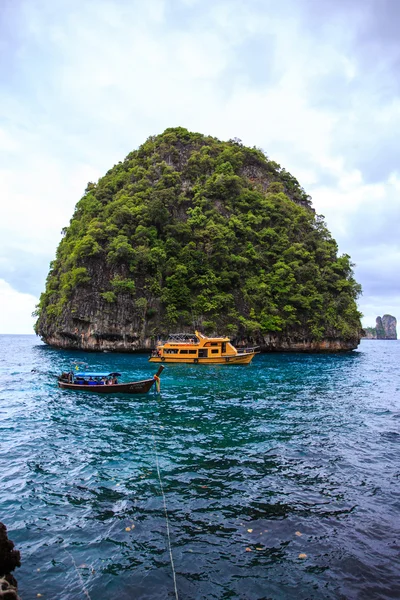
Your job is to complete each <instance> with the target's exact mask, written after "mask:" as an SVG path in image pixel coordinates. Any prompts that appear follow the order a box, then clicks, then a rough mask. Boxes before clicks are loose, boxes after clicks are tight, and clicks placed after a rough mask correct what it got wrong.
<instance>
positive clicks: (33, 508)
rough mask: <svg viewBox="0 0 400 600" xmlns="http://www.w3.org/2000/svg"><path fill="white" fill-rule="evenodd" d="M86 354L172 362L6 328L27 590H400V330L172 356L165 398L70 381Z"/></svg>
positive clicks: (129, 367)
mask: <svg viewBox="0 0 400 600" xmlns="http://www.w3.org/2000/svg"><path fill="white" fill-rule="evenodd" d="M71 358H73V359H77V360H86V361H87V362H88V363H89V364H90V366H91V367H93V369H94V370H103V369H106V370H107V369H108V368H112V369H117V370H120V371H121V372H122V373H124V374H125V375H126V378H127V379H142V378H147V377H149V376H151V375H152V374H153V373H154V372H155V368H154V365H151V364H149V363H148V362H147V356H146V355H123V354H109V353H102V354H96V353H93V354H87V353H70V352H67V351H61V350H54V349H51V348H49V347H47V346H45V345H43V344H41V343H40V342H39V341H38V339H37V338H36V337H35V336H0V389H1V392H0V427H1V429H0V440H1V444H0V460H1V469H0V511H1V512H0V520H2V521H4V523H5V524H6V525H7V526H8V530H9V535H10V538H11V539H12V540H13V541H14V542H15V544H16V546H17V547H18V549H19V550H20V551H21V555H22V567H21V568H20V569H17V571H16V572H15V575H16V577H17V579H18V582H19V593H20V595H21V597H22V598H23V600H30V599H33V598H36V597H37V594H42V596H41V597H42V598H43V599H52V600H55V599H60V600H64V599H65V600H79V599H81V598H82V599H83V600H84V599H85V598H86V599H87V598H91V600H103V599H104V600H114V599H115V600H128V599H129V600H131V599H140V600H142V599H145V598H146V599H147V598H148V599H152V600H153V599H166V598H176V597H177V595H178V597H179V598H180V599H182V600H183V599H185V600H189V599H196V600H197V599H219V600H226V599H229V598H239V599H241V600H267V599H268V600H278V599H285V600H286V599H289V600H291V599H293V600H294V599H296V600H303V599H304V600H306V599H307V600H308V599H318V600H319V599H347V598H348V599H353V598H356V599H360V600H361V599H362V600H364V599H372V600H374V599H386V598H399V597H400V582H399V574H400V568H399V551H400V544H399V531H400V517H399V515H400V374H399V364H400V342H384V341H363V342H362V343H361V345H360V347H359V349H358V350H357V351H355V352H351V353H348V354H344V355H339V354H334V355H300V354H267V355H258V356H256V358H255V359H254V361H253V363H252V364H251V365H250V366H236V367H235V366H230V367H227V366H221V367H209V366H201V365H186V366H174V365H171V366H168V367H167V368H166V370H165V371H164V373H163V375H162V382H161V394H160V395H157V394H156V393H153V391H151V392H150V393H149V394H147V395H144V396H131V397H127V396H125V397H124V396H120V397H117V396H115V397H114V396H108V397H102V396H99V395H95V394H93V395H90V394H88V393H86V394H85V393H84V392H80V393H79V392H68V391H62V390H60V389H58V388H57V384H56V378H55V376H54V375H55V374H57V373H58V372H61V371H62V370H64V369H65V368H67V367H68V365H69V361H70V359H71ZM31 369H37V370H38V371H40V373H39V374H32V373H31ZM157 465H158V467H159V474H160V477H161V483H162V486H163V488H161V486H160V479H159V476H158V470H157ZM162 489H163V491H164V496H163V495H162ZM164 499H165V506H166V509H167V515H168V522H167V520H166V515H165V506H164ZM167 525H168V526H169V531H168V529H167ZM126 528H129V529H130V530H128V531H127V530H126ZM168 532H169V538H168ZM169 541H170V545H169ZM170 550H171V552H170ZM299 555H306V556H305V557H303V558H299ZM171 556H172V561H173V567H174V572H175V577H176V591H177V594H176V591H175V588H174V577H173V570H172V565H171Z"/></svg>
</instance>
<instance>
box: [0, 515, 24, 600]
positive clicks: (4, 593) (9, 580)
mask: <svg viewBox="0 0 400 600" xmlns="http://www.w3.org/2000/svg"><path fill="white" fill-rule="evenodd" d="M20 566H21V553H20V551H19V550H15V549H14V542H13V541H11V540H10V539H9V538H8V535H7V527H6V526H5V525H4V523H1V522H0V598H4V600H17V599H18V595H17V587H18V584H17V580H16V579H15V577H14V575H12V574H11V573H12V571H14V569H15V568H16V567H20Z"/></svg>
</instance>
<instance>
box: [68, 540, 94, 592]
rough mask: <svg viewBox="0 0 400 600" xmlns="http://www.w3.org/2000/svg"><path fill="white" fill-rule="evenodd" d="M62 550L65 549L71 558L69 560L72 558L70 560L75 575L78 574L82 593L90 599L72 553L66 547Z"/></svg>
mask: <svg viewBox="0 0 400 600" xmlns="http://www.w3.org/2000/svg"><path fill="white" fill-rule="evenodd" d="M64 551H65V553H66V554H68V556H69V557H70V559H71V560H72V562H73V565H74V567H75V571H76V572H77V575H78V579H79V582H80V584H81V586H82V592H83V593H84V595H85V596H86V598H88V600H92V599H91V597H90V595H89V592H88V591H87V588H86V586H85V583H84V581H83V579H82V575H81V574H80V572H79V569H78V567H77V564H76V562H75V559H74V557H73V556H72V554H71V553H70V552H68V550H67V549H66V548H64Z"/></svg>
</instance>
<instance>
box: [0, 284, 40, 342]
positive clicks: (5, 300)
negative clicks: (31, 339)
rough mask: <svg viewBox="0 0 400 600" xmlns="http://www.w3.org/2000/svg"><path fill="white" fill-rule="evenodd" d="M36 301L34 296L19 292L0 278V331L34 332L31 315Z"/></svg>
mask: <svg viewBox="0 0 400 600" xmlns="http://www.w3.org/2000/svg"><path fill="white" fill-rule="evenodd" d="M37 303H38V299H37V298H35V297H34V296H31V295H30V294H21V293H19V292H17V291H15V290H14V289H13V288H12V287H11V286H10V285H9V284H8V283H7V282H6V281H4V279H0V307H1V310H0V333H1V334H4V333H20V334H23V333H34V331H33V325H34V323H35V320H36V318H34V317H32V316H31V315H32V312H33V311H34V310H35V306H36V304H37Z"/></svg>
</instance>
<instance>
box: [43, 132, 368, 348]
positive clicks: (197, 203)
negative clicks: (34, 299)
mask: <svg viewBox="0 0 400 600" xmlns="http://www.w3.org/2000/svg"><path fill="white" fill-rule="evenodd" d="M359 293H360V287H359V285H358V284H357V283H356V282H355V280H354V278H353V273H352V265H351V262H350V259H349V256H347V255H344V256H340V257H338V255H337V245H336V242H335V241H334V240H333V239H332V237H331V235H330V233H329V232H328V230H327V228H326V226H325V224H324V222H323V220H322V218H321V217H318V216H315V214H314V211H313V210H312V208H311V203H310V198H309V197H308V196H307V195H306V193H305V192H304V190H303V189H302V188H301V187H300V185H299V183H298V182H297V180H296V179H295V178H294V177H292V176H291V175H290V174H289V173H288V172H286V171H285V169H283V168H281V167H280V166H279V165H278V164H277V163H275V162H273V161H270V160H269V159H268V158H267V157H266V156H265V155H264V153H263V152H262V151H261V150H258V149H255V148H247V147H244V146H243V145H242V144H241V143H240V141H239V140H230V141H229V142H221V141H219V140H217V139H215V138H213V137H205V136H203V135H201V134H198V133H190V132H188V131H187V130H186V129H183V128H174V129H167V130H166V131H165V132H164V133H163V134H162V135H159V136H156V137H151V138H149V139H148V140H147V141H146V142H145V143H144V144H143V145H142V146H141V147H140V148H139V149H138V150H136V151H134V152H132V153H130V154H129V155H128V156H127V157H126V159H125V160H124V161H123V162H121V163H119V164H117V165H115V166H114V167H113V168H112V169H111V170H110V171H108V173H107V174H106V175H105V176H104V177H103V178H101V179H100V180H99V181H98V183H97V184H95V183H89V184H88V186H87V189H86V192H85V195H84V196H83V198H82V199H81V200H80V201H79V202H78V204H77V205H76V209H75V213H74V215H73V217H72V219H71V222H70V225H69V226H68V227H66V228H65V230H64V231H63V239H62V240H61V242H60V244H59V247H58V250H57V255H56V259H55V260H54V261H53V262H52V263H51V266H50V272H49V275H48V278H47V284H46V290H45V292H44V293H43V294H42V295H41V298H40V303H39V306H38V309H37V314H38V321H37V324H36V331H37V332H38V333H39V335H42V336H43V338H44V339H46V338H47V337H48V336H49V335H51V333H52V332H54V331H56V330H57V328H63V329H64V330H65V329H66V328H67V325H66V323H71V322H72V321H73V320H74V319H76V320H77V323H78V322H79V320H81V321H82V320H85V318H86V317H82V314H81V313H82V306H81V304H82V298H85V299H86V300H85V302H90V301H89V300H87V299H88V298H92V299H93V310H92V311H89V313H90V315H91V317H87V318H88V319H90V318H91V319H93V315H95V314H97V313H98V315H100V314H101V313H102V311H105V312H106V313H107V314H109V313H110V311H112V310H113V309H115V311H116V313H115V314H117V312H118V311H117V307H118V305H119V304H121V303H122V304H123V305H124V307H125V309H124V319H125V322H129V319H130V320H131V322H133V321H136V322H140V324H141V330H142V332H143V335H147V336H151V335H156V334H159V333H165V332H168V331H172V330H180V329H187V330H192V329H193V326H194V325H196V326H198V327H201V328H202V329H203V330H204V331H205V332H218V333H219V334H224V333H225V334H229V335H231V336H236V335H240V336H252V337H257V336H262V335H265V334H268V333H272V332H281V333H282V334H287V335H289V334H290V332H292V331H295V330H297V331H300V330H301V331H302V332H303V334H304V335H308V336H309V338H310V339H314V340H321V339H323V338H327V337H329V338H341V339H345V340H346V339H354V338H357V337H358V336H359V331H360V327H361V326H360V313H359V312H358V310H357V305H356V298H357V296H358V294H359ZM95 298H96V302H95ZM113 307H114V308H113ZM96 311H97V313H96ZM107 311H108V312H107ZM86 312H87V310H86ZM99 318H100V316H99ZM71 320H72V321H71ZM124 325H125V323H121V327H123V326H124ZM69 327H70V329H71V325H69Z"/></svg>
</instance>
